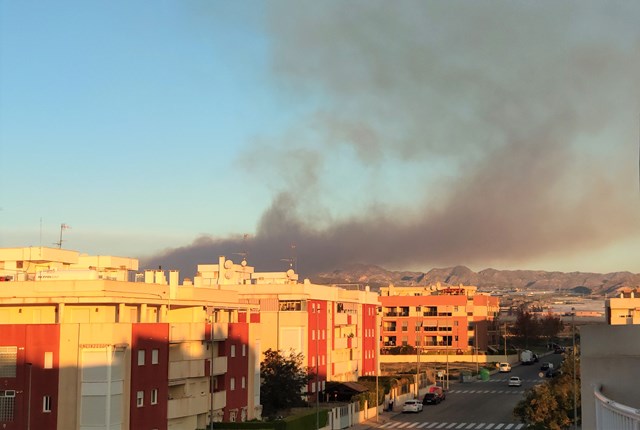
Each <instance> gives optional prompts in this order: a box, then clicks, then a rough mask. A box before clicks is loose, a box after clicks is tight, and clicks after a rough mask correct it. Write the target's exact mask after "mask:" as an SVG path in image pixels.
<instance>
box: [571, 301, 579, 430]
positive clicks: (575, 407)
mask: <svg viewBox="0 0 640 430" xmlns="http://www.w3.org/2000/svg"><path fill="white" fill-rule="evenodd" d="M571 327H572V334H573V336H572V337H573V349H572V350H571V351H572V354H573V428H574V429H575V430H577V429H578V383H577V373H578V369H577V362H576V309H575V308H571Z"/></svg>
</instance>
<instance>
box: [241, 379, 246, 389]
mask: <svg viewBox="0 0 640 430" xmlns="http://www.w3.org/2000/svg"><path fill="white" fill-rule="evenodd" d="M242 388H243V389H244V388H247V381H246V379H245V377H244V376H243V377H242Z"/></svg>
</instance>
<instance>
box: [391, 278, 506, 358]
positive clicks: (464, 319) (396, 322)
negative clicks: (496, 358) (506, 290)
mask: <svg viewBox="0 0 640 430" xmlns="http://www.w3.org/2000/svg"><path fill="white" fill-rule="evenodd" d="M380 304H381V308H382V315H381V317H382V340H381V348H382V350H383V351H385V350H386V351H390V350H393V349H394V348H397V347H413V348H417V349H419V350H420V351H430V350H442V349H448V350H453V351H456V352H466V351H471V350H473V349H475V348H477V349H479V350H486V349H487V348H488V346H489V345H491V344H496V343H497V340H496V339H495V338H490V335H491V330H489V329H490V327H491V325H492V322H493V321H494V320H495V318H496V316H497V315H498V313H499V312H500V302H499V299H498V297H495V296H490V295H488V294H482V293H478V292H477V288H476V287H474V286H457V287H451V286H442V285H440V284H437V285H432V286H427V287H395V286H389V287H385V288H381V289H380Z"/></svg>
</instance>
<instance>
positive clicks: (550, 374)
mask: <svg viewBox="0 0 640 430" xmlns="http://www.w3.org/2000/svg"><path fill="white" fill-rule="evenodd" d="M560 375H562V371H561V370H554V369H549V370H547V372H546V373H545V374H544V376H546V377H547V378H555V377H556V376H560Z"/></svg>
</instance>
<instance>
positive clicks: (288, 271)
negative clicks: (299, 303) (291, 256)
mask: <svg viewBox="0 0 640 430" xmlns="http://www.w3.org/2000/svg"><path fill="white" fill-rule="evenodd" d="M295 273H296V272H294V271H293V269H289V270H287V276H288V277H289V278H292V277H293V275H295Z"/></svg>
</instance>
